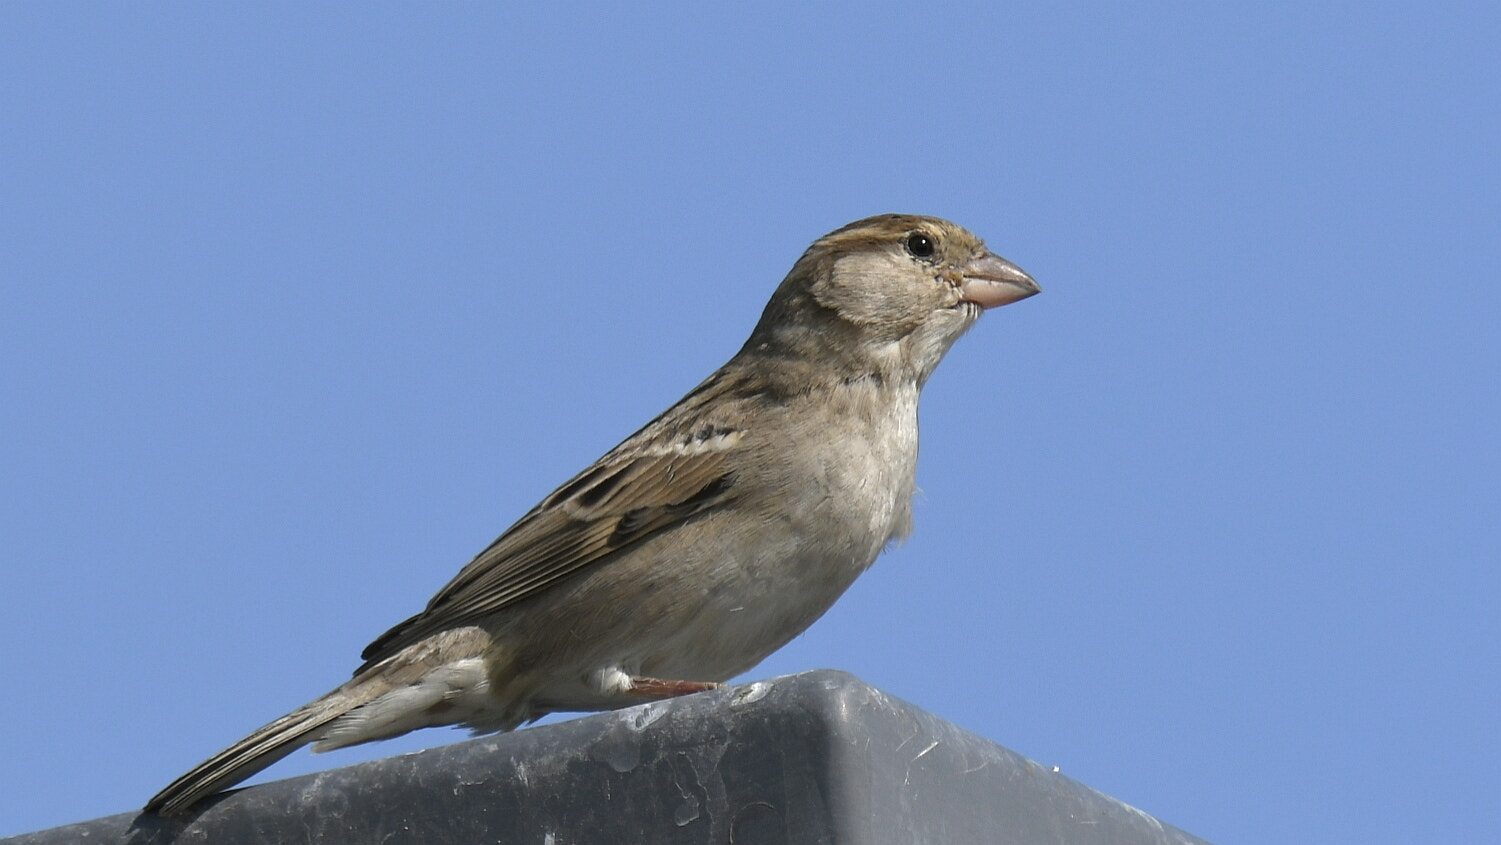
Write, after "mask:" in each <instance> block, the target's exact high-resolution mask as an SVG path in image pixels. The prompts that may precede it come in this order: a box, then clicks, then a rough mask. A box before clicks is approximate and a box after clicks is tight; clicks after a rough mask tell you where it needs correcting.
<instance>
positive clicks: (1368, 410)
mask: <svg viewBox="0 0 1501 845" xmlns="http://www.w3.org/2000/svg"><path fill="white" fill-rule="evenodd" d="M541 5H545V4H530V6H529V7H528V8H524V9H518V10H510V9H505V10H498V9H494V8H488V7H483V6H480V5H477V4H469V5H448V4H444V5H436V6H435V5H431V4H428V5H423V6H421V7H420V8H419V7H398V6H395V5H385V6H379V7H376V8H374V9H371V8H369V7H367V6H365V5H363V4H362V5H360V6H357V7H356V6H347V7H342V8H330V9H327V10H310V9H308V8H305V7H304V5H303V4H282V5H268V4H255V5H253V6H252V5H249V4H241V5H237V6H223V5H215V6H204V5H201V4H189V3H180V4H170V5H169V4H144V5H143V4H127V5H121V4H103V3H95V4H82V3H67V4H53V3H27V4H21V3H11V4H6V5H5V6H4V7H0V80H3V81H0V90H3V94H0V115H3V117H0V121H3V130H0V157H3V165H0V186H3V197H4V200H3V202H0V356H3V358H0V390H3V396H4V399H3V402H0V473H3V479H4V483H3V485H0V536H3V538H4V542H3V548H4V554H5V559H4V575H3V578H4V581H3V590H0V637H3V647H4V653H5V654H6V659H5V663H4V666H5V672H6V683H5V684H4V687H5V693H4V695H3V696H0V716H3V727H0V760H4V761H5V762H4V766H3V774H0V796H3V797H0V834H8V833H17V832H21V831H25V830H29V829H36V828H41V827H48V826H52V825H56V824H61V823H65V822H70V821H76V820H82V819H86V818H91V817H94V816H99V815H103V814H107V813H116V812H122V811H126V810H130V809H132V808H133V807H137V806H139V805H140V803H141V802H142V801H144V800H145V799H146V797H147V796H149V795H150V794H152V793H153V792H154V791H155V790H156V789H158V788H159V787H161V786H162V785H164V784H165V783H166V782H167V781H168V780H170V779H171V778H173V777H175V776H176V775H178V774H180V773H181V772H182V771H184V770H185V769H186V768H187V767H189V766H191V765H192V764H194V763H196V762H198V761H199V760H200V759H202V758H203V757H205V756H206V755H208V754H209V753H211V752H213V751H216V750H218V749H219V748H220V747H222V746H223V745H225V744H227V743H228V742H230V741H232V740H234V739H236V738H238V737H239V736H241V735H242V734H243V733H245V732H246V731H248V730H249V729H251V728H253V727H255V726H257V725H259V724H261V723H262V722H264V721H267V720H269V719H270V718H272V717H275V716H277V715H279V714H281V713H282V712H284V711H286V710H288V709H290V708H292V707H293V706H296V705H298V704H300V703H302V702H303V701H305V700H307V699H309V698H311V697H313V696H315V695H317V694H319V693H321V692H323V691H324V690H325V689H327V688H328V687H330V686H332V685H334V684H336V683H338V682H340V681H341V680H342V679H344V678H345V677H347V673H348V672H349V671H350V670H351V669H352V668H353V667H354V665H355V664H356V663H357V657H358V653H359V651H360V648H361V647H362V646H364V645H365V644H366V642H368V641H369V640H370V639H371V638H373V637H374V636H375V635H377V634H379V633H380V632H381V631H383V630H385V629H386V627H387V626H389V625H390V624H392V623H394V622H396V621H398V620H400V619H402V618H404V617H405V616H407V615H408V614H410V613H412V612H414V611H416V610H417V609H419V608H420V607H421V605H422V604H423V603H424V602H425V601H426V600H427V598H428V597H429V596H430V595H431V594H432V593H433V592H434V591H435V590H436V589H437V588H438V587H439V586H441V585H442V584H443V583H444V582H445V581H446V580H447V579H448V578H449V576H451V575H452V574H453V573H454V572H455V571H456V570H457V569H458V567H459V566H460V565H462V564H463V563H464V562H465V561H467V560H468V559H469V557H470V556H471V555H472V554H473V553H474V552H476V551H478V550H479V549H480V548H481V547H483V546H484V545H485V544H486V543H487V542H488V541H489V540H491V539H492V538H493V537H494V536H495V535H496V534H498V533H499V532H500V531H501V530H502V529H504V528H505V527H506V526H507V525H508V524H509V523H510V522H511V521H512V520H513V519H514V518H515V517H517V516H519V515H520V514H521V513H522V512H523V511H525V510H526V509H527V508H528V507H530V506H531V505H532V504H533V503H534V502H535V501H536V500H537V499H538V498H540V497H541V496H542V495H543V494H545V493H547V492H548V491H549V490H550V489H551V488H552V487H553V486H554V485H556V484H557V483H558V482H560V481H562V480H563V479H565V478H566V477H568V476H569V475H570V474H572V473H573V472H574V471H576V470H578V469H579V468H581V467H582V466H583V465H585V464H586V463H587V462H588V461H590V460H592V459H593V458H595V457H596V456H597V455H598V454H599V453H601V452H602V451H604V450H605V449H607V448H609V447H610V446H612V445H614V443H615V442H617V441H618V440H619V439H620V438H621V437H623V436H624V435H626V434H628V433H629V432H631V431H632V430H634V429H635V428H636V427H637V426H638V425H639V424H640V423H642V422H644V421H645V420H646V419H648V418H649V417H650V416H652V415H653V414H655V413H656V412H657V411H659V410H661V409H662V408H664V407H665V406H666V405H667V404H669V403H670V402H672V401H673V400H674V399H676V398H677V397H678V396H680V395H681V394H682V393H683V392H685V391H686V390H688V389H689V388H690V387H692V386H693V385H694V384H695V383H696V382H697V381H698V380H699V379H700V378H701V377H703V376H704V375H706V374H707V373H708V372H709V371H710V370H712V369H713V368H714V367H716V366H718V365H719V364H720V363H721V362H722V361H723V360H724V359H725V358H727V357H728V356H729V355H730V354H731V353H732V352H734V350H735V349H736V348H738V346H739V344H740V343H741V342H742V340H743V339H744V337H745V335H746V334H747V333H748V332H749V330H750V328H751V326H752V324H753V323H754V322H755V320H756V318H757V317H758V315H759V313H760V309H761V307H762V305H763V303H764V302H765V299H766V297H767V295H768V294H769V293H770V292H771V290H772V288H773V287H774V286H775V285H776V283H777V282H778V280H779V279H780V278H781V276H782V274H783V273H785V271H786V270H787V268H788V267H789V266H790V265H791V263H792V261H793V260H794V259H795V258H796V257H797V256H798V254H799V253H800V252H801V250H802V249H803V248H804V247H805V246H806V244H807V243H808V242H809V241H810V240H812V239H813V238H814V237H816V236H818V235H820V234H822V233H824V232H826V231H828V230H830V229H832V228H834V227H836V226H839V225H841V224H843V223H845V222H847V221H849V220H852V219H855V218H858V217H862V216H865V215H867V214H872V213H877V212H885V211H903V212H921V213H928V214H936V215H940V216H944V217H948V218H951V219H953V220H955V221H957V222H959V223H961V224H963V225H965V226H967V227H969V228H971V229H973V230H974V231H975V232H977V233H979V234H980V235H981V236H983V237H985V238H986V239H987V241H988V242H989V243H990V245H991V246H992V248H994V249H995V250H996V251H997V252H999V253H1000V254H1002V255H1005V256H1007V257H1008V258H1010V259H1012V260H1014V261H1015V262H1017V263H1018V264H1020V265H1021V266H1022V267H1024V268H1026V269H1027V270H1028V271H1030V272H1031V273H1032V274H1033V275H1034V276H1036V277H1037V279H1038V280H1040V282H1041V283H1042V285H1043V288H1044V291H1043V294H1042V295H1041V296H1039V297H1037V298H1035V299H1031V300H1028V301H1026V302H1024V303H1021V304H1019V305H1016V306H1013V307H1008V308H1006V309H1003V310H1001V311H997V312H993V313H991V314H989V315H987V316H986V318H985V319H984V320H982V321H981V323H980V325H979V326H978V327H976V329H975V330H974V331H972V332H971V333H970V334H969V336H967V337H966V338H964V339H963V340H962V341H961V342H960V343H959V344H958V345H957V346H956V347H955V349H954V351H953V352H952V354H951V355H950V356H949V358H948V360H947V361H945V363H944V365H943V366H942V367H941V368H940V369H939V371H938V373H937V375H936V376H935V377H934V379H933V381H932V382H931V383H930V385H929V388H928V391H927V395H926V396H925V399H924V406H923V422H924V429H923V436H924V440H923V456H922V463H921V467H920V470H919V480H920V483H921V485H922V487H923V489H924V493H923V495H922V496H921V498H920V499H919V501H918V503H917V508H916V511H917V530H916V533H915V535H914V536H913V538H912V540H911V541H910V542H908V543H907V544H906V545H905V546H903V547H901V548H899V549H896V550H895V551H893V552H891V553H889V554H888V555H887V556H886V557H884V558H883V559H882V560H881V562H879V563H878V564H877V566H876V567H875V568H874V569H873V570H872V571H871V572H870V573H869V574H868V575H867V576H866V577H865V578H864V579H862V581H861V582H860V583H859V584H857V585H856V587H855V588H854V589H853V590H852V591H851V592H850V593H849V594H848V595H847V596H846V597H845V599H844V600H843V601H842V602H841V603H840V604H839V605H837V606H836V607H835V609H834V610H833V611H831V612H830V613H829V614H828V616H827V617H825V618H824V619H823V620H822V621H820V622H819V623H818V624H817V625H815V626H814V627H813V628H812V629H811V630H810V631H809V632H808V633H807V634H806V635H805V636H803V637H801V638H799V639H798V640H796V641H795V642H794V643H792V644H791V645H789V646H788V647H787V648H786V649H784V650H783V651H781V652H780V653H778V654H777V655H775V656H773V657H772V658H771V659H769V660H767V661H766V662H765V663H764V664H763V665H761V666H760V667H758V668H757V669H756V670H755V671H754V672H753V673H752V676H753V677H765V676H771V675H776V674H784V673H789V672H796V671H801V670H804V669H810V668H815V667H837V668H841V669H846V670H849V671H851V672H853V673H855V674H857V675H859V676H860V677H862V678H864V679H865V680H866V681H868V682H870V683H872V684H874V685H876V686H879V687H881V688H883V689H885V690H888V691H890V692H892V693H894V694H896V695H898V696H901V697H903V698H905V699H907V700H909V701H912V702H914V703H916V704H918V705H921V706H922V707H925V708H927V709H929V710H931V711H933V712H935V713H937V714H939V715H941V716H943V717H945V718H947V719H949V720H951V721H953V722H956V723H958V724H959V725H962V726H964V727H966V728H968V729H970V730H972V731H975V732H977V733H979V734H982V735H984V736H986V737H989V738H991V739H993V740H995V741H997V742H999V743H1001V744H1003V745H1006V746H1008V747H1010V748H1013V749H1016V750H1017V751H1019V752H1021V753H1023V754H1025V755H1027V756H1029V757H1031V758H1033V759H1036V760H1037V761H1039V762H1041V763H1044V764H1047V765H1050V766H1051V765H1057V766H1060V767H1061V769H1062V771H1063V772H1064V773H1065V774H1068V775H1071V776H1073V777H1075V778H1077V779H1078V780H1080V781H1083V782H1084V783H1087V784H1089V785H1091V786H1093V787H1095V788H1097V789H1100V790H1102V791H1104V792H1106V793H1108V794H1111V795H1113V796H1116V797H1118V798H1120V799H1122V800H1124V801H1126V802H1128V803H1131V804H1133V805H1135V806H1137V807H1140V808H1141V809H1143V810H1145V811H1147V812H1150V813H1153V814H1155V815H1157V816H1159V817H1161V818H1162V819H1164V820H1165V821H1168V822H1171V823H1173V824H1176V825H1178V826H1180V827H1183V828H1185V829H1187V830H1189V831H1192V832H1194V833H1196V834H1198V835H1200V836H1203V837H1206V838H1208V839H1211V840H1214V841H1218V842H1226V843H1229V842H1248V843H1249V842H1289V841H1308V842H1319V843H1341V842H1351V843H1354V842H1360V843H1373V842H1391V843H1410V842H1424V841H1426V842H1477V841H1483V840H1485V839H1488V838H1490V837H1493V836H1494V835H1495V831H1496V830H1497V829H1501V798H1498V796H1501V763H1498V760H1501V742H1498V721H1501V720H1498V717H1497V714H1498V713H1501V693H1498V689H1501V680H1498V666H1501V653H1498V652H1501V578H1498V575H1497V561H1498V558H1501V528H1498V517H1501V481H1498V479H1501V437H1498V430H1497V429H1498V425H1497V418H1498V411H1501V328H1498V327H1501V260H1498V253H1501V226H1498V220H1501V202H1498V196H1501V176H1498V171H1501V165H1498V158H1501V154H1498V151H1501V132H1498V124H1501V97H1498V92H1501V83H1498V80H1501V59H1498V53H1501V50H1498V46H1497V45H1498V44H1501V13H1498V12H1497V10H1496V6H1495V5H1494V4H1480V3H1476V4H1473V5H1444V4H1434V3H1421V4H1417V3H1414V4H1402V5H1399V4H1381V5H1379V6H1378V5H1375V4H1363V3H1342V4H1313V6H1312V7H1309V6H1307V5H1306V4H1256V5H1255V6H1254V7H1251V8H1245V7H1241V8H1231V7H1229V6H1228V5H1218V4H1215V5H1210V4H1193V3H1174V4H1148V5H1145V6H1143V5H1139V4H1130V5H1127V4H1120V5H1114V4H1111V5H1104V4H1101V5H1088V4H1069V5H1064V4H1037V5H1034V6H1031V7H1016V8H1004V7H1001V6H1000V4H990V3H983V4H982V3H976V4H973V5H967V6H966V5H943V4H936V5H935V4H927V5H925V7H924V8H922V9H921V10H917V9H914V8H911V7H910V6H909V5H908V4H892V5H874V6H869V7H864V8H860V9H857V8H854V7H853V6H835V5H813V4H787V5H780V6H777V5H762V6H759V7H758V8H756V9H740V10H738V11H733V12H732V11H727V10H707V9H704V8H701V4H692V5H688V4H685V5H684V6H683V7H681V8H677V9H673V10H663V11H661V12H640V11H621V10H619V9H615V8H612V7H613V6H614V5H616V4H602V5H599V6H573V7H558V8H549V9H546V10H543V9H541V8H540V6H541ZM460 738H462V735H461V734H457V733H453V732H444V731H428V732H426V733H423V734H420V735H418V736H417V737H415V738H408V739H405V740H401V741H397V742H393V743H388V744H386V745H383V746H377V747H375V748H373V749H371V750H368V751H366V750H359V751H353V752H345V753H340V754H336V755H330V756H322V757H312V756H309V755H306V754H301V755H298V756H296V757H294V758H292V759H289V760H288V761H286V762H284V763H282V764H280V765H278V766H277V767H276V768H274V769H273V770H272V771H271V772H269V773H268V775H269V776H271V777H284V776H288V775H293V774H298V773H302V772H307V771H311V770H313V769H316V768H322V767H329V766H338V765H342V764H347V763H350V762H354V761H357V760H360V759H366V758H368V757H371V756H382V755H385V754H390V753H396V752H399V751H404V750H410V749H413V748H419V747H424V746H427V745H433V744H438V743H443V742H449V741H453V740H457V739H460Z"/></svg>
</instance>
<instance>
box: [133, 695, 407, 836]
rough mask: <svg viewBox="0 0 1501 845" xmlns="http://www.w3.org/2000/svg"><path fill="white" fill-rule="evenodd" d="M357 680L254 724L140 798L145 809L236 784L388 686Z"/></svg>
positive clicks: (182, 804)
mask: <svg viewBox="0 0 1501 845" xmlns="http://www.w3.org/2000/svg"><path fill="white" fill-rule="evenodd" d="M360 680H361V679H358V678H356V679H355V680H353V681H351V682H349V683H347V684H345V685H344V686H342V687H339V688H338V689H336V690H334V691H333V692H330V693H328V694H327V695H325V696H323V697H321V698H319V699H317V700H316V701H312V702H309V703H308V704H305V705H303V706H301V707H299V708H297V709H296V710H293V711H292V712H291V713H288V714H287V715H285V716H282V717H281V718H279V719H277V720H275V721H273V722H270V723H269V724H266V725H263V726H261V727H260V728H257V729H256V730H255V731H254V732H252V733H251V734H250V735H249V736H247V737H245V738H244V739H242V740H240V741H239V742H236V743H235V744H234V745H231V746H230V747H228V748H226V749H224V750H223V751H220V752H219V753H218V754H215V755H214V756H212V757H210V758H208V759H207V760H204V761H203V762H202V763H199V764H198V765H196V766H194V767H193V768H192V770H190V771H189V772H188V773H187V774H185V775H183V776H182V777H180V778H178V779H177V780H174V781H172V782H171V783H169V784H167V787H166V788H165V789H163V790H162V791H161V792H158V793H157V794H156V795H154V796H152V798H151V800H150V801H147V802H146V807H145V810H146V812H148V813H163V814H167V815H171V814H173V813H177V812H180V811H182V810H185V809H187V808H188V807H190V806H192V805H193V804H195V803H197V802H198V801H199V800H201V799H203V798H205V797H207V796H209V795H212V794H214V793H215V792H218V791H219V790H221V789H227V788H229V787H231V786H233V785H235V784H237V783H239V782H240V781H242V780H244V779H246V778H248V777H250V776H251V775H254V774H255V773H257V772H259V771H261V770H262V769H265V768H266V767H268V766H270V765H272V764H273V763H275V762H277V761H278V760H280V759H282V758H283V757H285V756H287V755H288V754H291V753H292V752H293V751H296V750H297V749H299V748H301V747H302V746H304V745H307V744H308V743H310V742H314V741H316V740H318V739H319V731H320V729H321V728H323V727H324V726H326V725H327V724H328V723H329V722H332V721H334V720H335V719H337V718H339V717H340V716H343V715H344V714H346V713H348V712H349V711H350V710H353V709H354V708H356V707H359V706H361V705H363V704H367V703H369V702H370V701H372V700H374V699H375V698H376V697H378V696H379V695H380V694H381V693H383V692H385V691H386V690H387V689H388V687H387V686H386V685H385V684H381V683H360V682H359V681H360ZM369 680H374V679H369Z"/></svg>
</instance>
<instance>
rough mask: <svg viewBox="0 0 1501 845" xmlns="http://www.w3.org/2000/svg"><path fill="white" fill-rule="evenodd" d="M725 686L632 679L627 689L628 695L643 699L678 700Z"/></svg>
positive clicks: (707, 682)
mask: <svg viewBox="0 0 1501 845" xmlns="http://www.w3.org/2000/svg"><path fill="white" fill-rule="evenodd" d="M722 686H724V684H719V683H715V682H713V681H667V680H663V679H661V678H631V680H630V686H629V687H627V688H626V690H625V692H626V694H627V695H639V696H641V697H642V698H676V697H677V696H680V695H692V694H693V693H696V692H708V691H709V690H715V689H719V688H720V687H722Z"/></svg>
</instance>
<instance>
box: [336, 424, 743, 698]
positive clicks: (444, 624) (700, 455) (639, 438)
mask: <svg viewBox="0 0 1501 845" xmlns="http://www.w3.org/2000/svg"><path fill="white" fill-rule="evenodd" d="M690 397H692V394H690ZM669 413H671V412H669ZM663 416H664V418H659V419H658V420H657V421H656V422H654V423H653V424H652V425H650V426H648V427H647V428H645V429H643V430H642V431H640V432H637V434H636V435H635V436H633V437H631V438H630V439H628V440H627V441H626V442H625V443H622V444H621V445H620V446H618V447H616V448H615V449H614V450H612V451H611V452H610V453H609V454H607V455H606V456H605V457H604V458H601V459H600V460H599V461H598V462H596V463H595V464H594V465H593V466H591V467H589V468H588V469H587V470H585V471H584V472H582V473H580V474H579V475H577V476H575V477H574V478H573V479H571V480H569V481H568V482H567V483H566V484H564V485H563V486H562V487H559V488H558V489H557V490H556V491H554V492H553V493H552V494H551V495H549V496H548V497H547V498H546V499H544V500H542V502H541V504H539V505H537V507H536V508H534V509H533V510H532V511H531V512H530V513H528V514H527V515H526V516H524V517H522V518H521V520H520V521H519V522H517V523H516V524H515V525H513V526H511V528H510V529H508V530H507V531H506V532H505V533H504V534H502V535H500V537H499V538H498V539H496V540H495V542H493V543H491V544H490V546H489V547H488V548H486V549H485V550H484V551H482V552H480V553H479V554H478V555H477V556H475V558H474V560H472V561H470V562H469V564H468V565H466V566H465V567H464V568H463V569H462V570H460V571H459V574H458V575H457V576H455V577H454V579H453V580H452V581H450V582H449V583H448V585H447V586H445V587H444V588H443V589H442V590H440V591H439V592H438V594H437V595H436V596H434V597H433V599H432V601H430V602H428V605H427V608H426V609H425V610H423V611H422V612H421V613H419V614H417V615H416V616H413V617H412V618H410V619H408V620H406V621H405V622H402V623H401V624H399V625H397V626H396V627H394V628H392V629H391V630H389V631H387V632H386V633H385V634H382V635H381V636H380V637H379V638H378V639H376V640H375V642H373V643H371V644H370V645H369V646H368V647H367V648H366V649H365V651H364V653H363V654H362V655H361V657H363V658H364V659H365V661H366V663H365V665H364V666H362V667H361V669H360V670H359V671H363V670H364V669H365V668H368V667H369V666H371V665H372V664H374V663H377V662H379V661H381V660H384V659H385V658H387V657H389V656H391V655H392V654H395V653H396V652H397V651H399V650H401V649H402V648H404V647H406V646H408V645H411V644H412V643H414V642H417V641H418V640H421V639H422V638H424V637H427V636H429V635H431V634H433V633H436V632H438V631H441V630H445V629H448V628H452V627H455V626H459V625H465V624H472V623H473V622H474V621H475V620H477V619H479V618H481V617H483V616H485V615H486V614H489V613H493V612H495V611H498V610H501V609H502V608H505V607H506V606H508V605H510V604H513V603H515V602H517V601H520V600H522V599H524V598H526V597H528V596H531V595H535V594H537V593H539V592H541V591H543V590H546V589H547V588H549V587H551V586H553V585H554V584H556V583H558V582H559V581H560V580H562V579H563V578H566V577H567V576H568V575H570V574H572V573H575V572H578V571H579V570H581V569H583V568H585V567H588V566H592V565H595V564H599V563H601V562H603V561H606V560H608V559H609V558H611V557H612V556H614V555H617V554H619V553H621V552H623V551H625V550H626V549H629V548H631V547H632V546H634V545H636V544H637V543H640V542H641V541H643V540H645V539H646V538H648V537H651V536H653V535H654V534H657V533H659V532H662V531H668V530H671V529H673V528H675V527H677V526H679V525H681V524H683V523H684V522H686V521H687V520H688V519H690V518H692V517H693V516H695V515H697V514H701V513H703V512H704V511H706V510H709V509H711V508H717V507H722V506H723V505H724V504H725V503H726V502H727V501H728V500H729V499H730V497H731V496H733V495H734V489H733V488H734V486H735V473H734V470H733V467H732V461H731V457H732V455H733V454H734V452H735V451H736V450H735V444H736V443H738V441H739V439H740V432H739V431H738V430H736V429H733V428H730V427H728V426H721V425H701V426H699V427H698V428H697V429H695V430H691V431H687V432H686V433H683V434H681V435H678V434H673V435H672V436H671V437H663V436H662V428H663V427H664V425H665V424H666V422H667V421H666V419H665V418H666V417H667V416H668V415H666V414H664V415H663ZM667 428H668V430H669V431H670V430H671V427H670V426H669V427H667ZM653 435H655V436H653Z"/></svg>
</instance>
